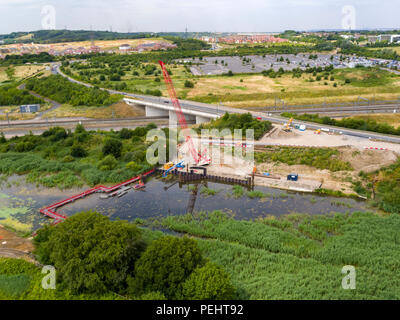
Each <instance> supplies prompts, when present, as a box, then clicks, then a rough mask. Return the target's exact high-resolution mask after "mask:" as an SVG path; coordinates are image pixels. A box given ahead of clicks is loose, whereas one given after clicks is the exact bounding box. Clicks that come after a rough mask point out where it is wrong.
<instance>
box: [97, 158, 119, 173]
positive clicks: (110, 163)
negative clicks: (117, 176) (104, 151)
mask: <svg viewBox="0 0 400 320" xmlns="http://www.w3.org/2000/svg"><path fill="white" fill-rule="evenodd" d="M117 165H118V162H117V160H116V159H115V158H114V156H113V155H111V154H110V155H108V156H106V157H105V158H104V159H103V160H101V161H100V162H99V163H98V164H97V168H99V169H100V170H103V171H107V170H112V169H114V168H115V167H116V166H117Z"/></svg>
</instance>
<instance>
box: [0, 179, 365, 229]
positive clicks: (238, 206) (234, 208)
mask: <svg viewBox="0 0 400 320" xmlns="http://www.w3.org/2000/svg"><path fill="white" fill-rule="evenodd" d="M10 180H11V182H12V183H11V185H10V183H7V182H6V183H3V184H2V185H1V186H0V219H1V220H0V223H2V224H4V223H13V224H14V225H16V226H19V227H23V228H30V229H33V230H35V229H37V228H39V227H40V226H41V225H42V224H43V223H47V222H48V219H47V218H46V217H43V216H42V215H41V214H40V213H39V209H40V208H41V207H43V206H45V205H49V204H51V203H54V202H56V201H59V200H62V199H65V198H67V197H69V196H71V195H73V194H76V193H79V192H81V191H83V189H75V190H67V191H59V190H53V189H51V190H50V189H44V188H37V187H36V186H33V185H30V184H27V183H24V182H22V181H21V178H15V177H13V178H11V179H10ZM10 180H9V182H10ZM15 181H19V182H18V183H15ZM206 188H209V189H212V190H215V191H216V194H215V195H208V194H207V193H206V192H205V190H206ZM243 190H244V194H243V195H242V196H240V197H235V196H234V195H233V190H232V186H231V185H224V184H219V183H211V182H203V183H197V184H179V183H178V182H177V181H176V180H170V181H168V182H165V181H163V180H161V179H160V178H152V179H151V180H149V181H147V183H146V187H145V188H144V189H143V190H137V191H135V190H129V192H128V193H127V194H125V195H124V196H122V197H121V198H118V197H114V198H109V199H100V194H92V195H90V196H88V197H86V198H84V199H81V200H78V201H76V202H74V203H70V204H68V205H66V206H64V207H62V208H60V209H59V210H58V212H59V213H61V214H64V215H67V216H71V215H73V214H75V213H76V212H80V211H86V210H96V211H98V212H100V213H102V214H104V215H106V216H109V217H110V218H111V219H123V220H129V221H133V220H134V219H136V218H142V219H147V218H157V217H165V216H167V215H181V214H185V213H187V212H196V211H212V210H222V211H225V212H228V213H231V214H233V215H234V216H235V218H237V219H254V218H257V217H265V216H268V215H274V216H277V217H278V216H281V215H285V214H288V213H294V212H296V213H309V214H327V213H330V212H354V211H360V210H366V209H367V208H366V203H365V202H363V201H356V200H354V199H344V198H340V199H339V198H333V197H320V196H316V195H311V194H303V193H296V192H285V191H282V190H278V189H272V188H267V187H256V190H259V191H262V192H263V193H264V194H266V197H264V198H261V199H259V198H254V199H251V198H250V197H248V195H247V194H246V193H247V190H246V189H243ZM19 224H20V225H19Z"/></svg>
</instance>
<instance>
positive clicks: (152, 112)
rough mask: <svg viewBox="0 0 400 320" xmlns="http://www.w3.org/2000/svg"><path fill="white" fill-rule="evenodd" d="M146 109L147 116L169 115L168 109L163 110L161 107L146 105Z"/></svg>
mask: <svg viewBox="0 0 400 320" xmlns="http://www.w3.org/2000/svg"><path fill="white" fill-rule="evenodd" d="M145 109H146V117H156V116H168V115H169V113H168V110H163V109H159V108H154V107H150V106H147V105H146V107H145Z"/></svg>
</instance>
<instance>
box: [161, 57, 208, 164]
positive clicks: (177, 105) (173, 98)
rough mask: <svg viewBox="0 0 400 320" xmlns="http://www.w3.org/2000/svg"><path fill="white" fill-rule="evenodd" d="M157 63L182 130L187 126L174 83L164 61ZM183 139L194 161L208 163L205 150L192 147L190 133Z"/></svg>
mask: <svg viewBox="0 0 400 320" xmlns="http://www.w3.org/2000/svg"><path fill="white" fill-rule="evenodd" d="M159 63H160V66H161V69H162V73H163V76H164V81H165V84H166V86H167V89H168V94H169V97H170V98H171V102H172V104H173V105H174V109H175V113H176V117H177V118H178V122H179V125H180V127H181V129H182V130H185V129H187V128H188V125H187V123H186V119H185V116H184V115H183V112H182V108H181V105H180V103H179V100H178V97H177V95H176V92H175V88H174V85H173V84H172V80H171V77H170V76H169V73H168V70H167V68H166V67H165V64H164V62H162V61H161V60H160V61H159ZM185 140H186V143H187V144H188V145H189V150H190V152H191V154H192V158H193V160H194V162H195V163H199V162H200V160H206V162H208V163H210V159H206V158H207V157H206V155H205V153H206V150H205V152H204V153H203V155H202V154H201V152H198V151H197V150H196V148H195V147H194V144H193V140H192V137H191V136H190V134H186V136H185Z"/></svg>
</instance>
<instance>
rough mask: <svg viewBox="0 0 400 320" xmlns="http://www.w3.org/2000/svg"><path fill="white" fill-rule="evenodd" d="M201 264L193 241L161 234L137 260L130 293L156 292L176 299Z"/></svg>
mask: <svg viewBox="0 0 400 320" xmlns="http://www.w3.org/2000/svg"><path fill="white" fill-rule="evenodd" d="M202 263H203V258H202V256H201V253H200V249H199V248H198V246H197V242H196V241H195V240H193V239H189V238H187V237H184V238H174V237H171V236H168V237H162V238H160V239H158V240H155V241H153V242H152V243H151V244H150V245H149V246H148V248H147V249H146V251H145V252H144V253H143V254H142V256H141V257H140V258H139V260H138V261H137V263H136V266H135V278H134V279H132V281H130V283H129V292H130V293H131V294H132V295H136V294H143V293H146V292H156V291H158V292H160V293H162V294H164V295H165V297H166V298H167V299H177V298H179V297H180V296H181V289H182V284H183V283H184V281H185V280H186V279H187V278H188V277H189V276H190V274H191V273H192V272H193V271H194V270H195V269H196V268H197V267H198V266H200V265H202Z"/></svg>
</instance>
